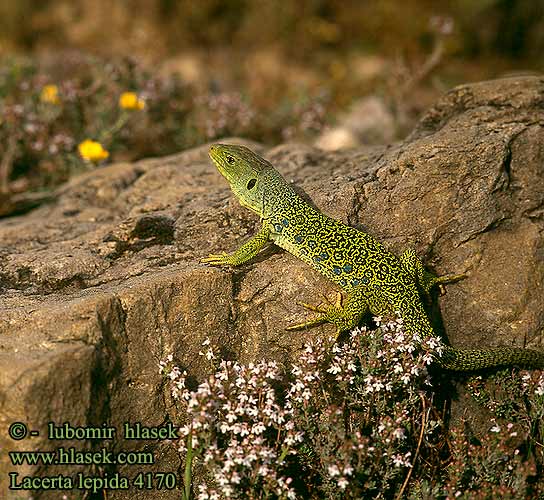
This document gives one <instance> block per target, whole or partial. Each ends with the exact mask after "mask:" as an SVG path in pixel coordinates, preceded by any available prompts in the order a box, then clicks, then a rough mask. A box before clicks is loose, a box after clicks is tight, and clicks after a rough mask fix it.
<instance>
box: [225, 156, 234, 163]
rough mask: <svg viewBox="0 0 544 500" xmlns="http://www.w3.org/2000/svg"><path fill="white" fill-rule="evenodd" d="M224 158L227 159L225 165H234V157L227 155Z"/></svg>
mask: <svg viewBox="0 0 544 500" xmlns="http://www.w3.org/2000/svg"><path fill="white" fill-rule="evenodd" d="M226 158H227V163H228V164H229V165H234V161H235V160H234V156H231V155H227V157H226Z"/></svg>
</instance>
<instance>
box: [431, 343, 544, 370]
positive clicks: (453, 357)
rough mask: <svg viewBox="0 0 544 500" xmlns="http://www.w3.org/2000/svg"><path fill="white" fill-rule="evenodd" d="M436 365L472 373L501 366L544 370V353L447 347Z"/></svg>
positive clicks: (437, 358) (497, 348)
mask: <svg viewBox="0 0 544 500" xmlns="http://www.w3.org/2000/svg"><path fill="white" fill-rule="evenodd" d="M435 361H436V363H437V364H438V365H439V366H440V367H442V368H445V369H447V370H455V371H472V370H481V369H483V368H494V367H500V366H512V365H514V366H519V367H520V368H536V369H538V368H544V352H541V351H535V350H533V349H520V348H517V347H496V348H493V349H455V348H454V347H450V346H445V348H444V351H443V352H442V356H440V357H438V356H437V357H436V358H435Z"/></svg>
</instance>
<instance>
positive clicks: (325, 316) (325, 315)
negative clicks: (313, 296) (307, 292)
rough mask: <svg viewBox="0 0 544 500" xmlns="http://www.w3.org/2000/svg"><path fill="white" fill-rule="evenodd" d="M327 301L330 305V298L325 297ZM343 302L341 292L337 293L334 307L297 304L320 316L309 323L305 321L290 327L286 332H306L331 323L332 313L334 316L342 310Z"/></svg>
mask: <svg viewBox="0 0 544 500" xmlns="http://www.w3.org/2000/svg"><path fill="white" fill-rule="evenodd" d="M325 299H326V301H327V302H329V303H330V301H329V299H328V297H325ZM342 301H343V297H342V294H341V293H340V292H337V293H336V298H335V301H334V304H332V305H328V306H327V305H322V304H319V305H317V306H314V305H313V304H308V303H306V302H297V304H298V305H300V306H302V307H304V309H308V310H309V311H313V312H316V313H319V316H317V317H315V318H312V319H310V320H308V321H305V322H303V323H299V324H296V325H292V326H288V327H287V328H286V330H287V331H298V330H305V329H308V328H313V327H314V326H319V325H323V324H325V323H330V321H331V313H332V314H334V313H335V312H337V311H338V310H341V309H342Z"/></svg>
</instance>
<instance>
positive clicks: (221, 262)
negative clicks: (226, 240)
mask: <svg viewBox="0 0 544 500" xmlns="http://www.w3.org/2000/svg"><path fill="white" fill-rule="evenodd" d="M229 261H230V255H229V254H227V253H225V252H223V253H220V254H213V253H212V254H210V255H208V256H207V257H204V258H203V259H200V262H201V263H202V264H209V265H210V266H227V265H230V262H229Z"/></svg>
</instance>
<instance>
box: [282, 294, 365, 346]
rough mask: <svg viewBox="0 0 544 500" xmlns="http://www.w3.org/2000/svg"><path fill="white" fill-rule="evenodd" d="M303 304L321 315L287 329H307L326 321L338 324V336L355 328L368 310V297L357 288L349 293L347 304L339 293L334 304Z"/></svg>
mask: <svg viewBox="0 0 544 500" xmlns="http://www.w3.org/2000/svg"><path fill="white" fill-rule="evenodd" d="M301 305H302V306H303V307H304V308H306V309H309V310H310V311H314V312H317V313H319V315H318V316H316V317H315V318H313V319H310V320H308V321H305V322H304V323H299V324H297V325H292V326H289V327H287V328H286V330H288V331H297V330H305V329H308V328H313V327H314V326H318V325H323V324H325V323H332V324H334V325H336V332H337V336H338V335H340V334H341V333H342V332H345V331H348V330H352V329H353V328H355V327H356V326H357V325H358V324H359V322H360V321H361V318H362V317H363V315H364V314H365V313H366V312H367V311H368V301H367V298H366V297H365V295H364V294H363V293H362V292H358V291H357V290H355V291H354V292H352V293H351V294H350V295H348V297H347V299H346V303H345V304H342V294H341V293H338V295H337V297H336V302H335V304H333V305H329V306H321V305H320V306H313V305H310V304H306V303H301Z"/></svg>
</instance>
